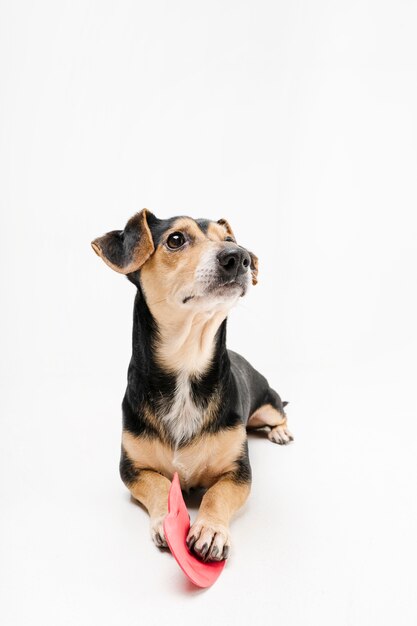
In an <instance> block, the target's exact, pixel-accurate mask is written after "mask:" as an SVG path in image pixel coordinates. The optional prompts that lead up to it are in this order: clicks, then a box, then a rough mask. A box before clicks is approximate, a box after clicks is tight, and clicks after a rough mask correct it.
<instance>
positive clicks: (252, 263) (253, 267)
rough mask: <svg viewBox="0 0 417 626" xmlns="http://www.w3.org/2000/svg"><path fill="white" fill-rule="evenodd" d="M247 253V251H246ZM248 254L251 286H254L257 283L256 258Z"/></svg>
mask: <svg viewBox="0 0 417 626" xmlns="http://www.w3.org/2000/svg"><path fill="white" fill-rule="evenodd" d="M248 252H249V250H248ZM249 254H250V269H251V272H252V285H256V284H257V282H258V257H257V256H256V254H253V252H249Z"/></svg>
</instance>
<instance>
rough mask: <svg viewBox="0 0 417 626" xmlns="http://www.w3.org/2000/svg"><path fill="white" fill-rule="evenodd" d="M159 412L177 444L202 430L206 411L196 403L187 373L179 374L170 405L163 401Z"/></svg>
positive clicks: (160, 417) (158, 409)
mask: <svg viewBox="0 0 417 626" xmlns="http://www.w3.org/2000/svg"><path fill="white" fill-rule="evenodd" d="M157 414H158V417H159V419H160V420H161V421H162V423H163V425H164V427H165V429H166V430H167V431H168V433H169V435H170V437H171V439H172V441H173V442H174V443H175V444H178V443H179V442H181V441H186V440H188V439H191V437H193V435H195V434H196V433H197V432H198V431H199V430H200V428H201V426H202V425H203V422H204V419H205V413H204V410H203V408H202V407H201V406H198V405H197V404H196V403H195V400H194V397H193V393H192V389H191V384H190V379H189V377H188V375H187V374H186V373H181V374H179V375H178V376H177V381H176V388H175V392H174V396H173V399H172V401H171V402H170V403H169V404H168V406H165V405H164V403H163V402H161V403H160V404H159V406H158V408H157Z"/></svg>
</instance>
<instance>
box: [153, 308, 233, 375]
mask: <svg viewBox="0 0 417 626" xmlns="http://www.w3.org/2000/svg"><path fill="white" fill-rule="evenodd" d="M226 316H227V311H224V310H220V311H218V310H217V311H216V310H215V311H208V312H192V311H186V312H184V313H182V314H176V315H169V314H168V315H162V316H158V317H157V318H156V319H157V323H158V341H157V348H156V358H157V360H158V362H159V363H160V365H161V367H162V368H163V369H166V370H167V371H170V372H173V373H182V374H186V375H188V376H190V377H197V376H201V375H203V374H204V373H205V372H206V371H207V368H208V367H209V366H210V364H211V362H212V359H213V354H214V349H215V337H216V333H217V331H218V329H219V327H220V325H221V324H222V322H223V321H224V320H225V319H226Z"/></svg>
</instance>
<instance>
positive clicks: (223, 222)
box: [217, 218, 236, 241]
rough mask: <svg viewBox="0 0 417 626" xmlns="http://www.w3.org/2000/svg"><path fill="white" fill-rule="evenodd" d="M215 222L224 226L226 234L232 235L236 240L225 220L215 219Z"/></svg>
mask: <svg viewBox="0 0 417 626" xmlns="http://www.w3.org/2000/svg"><path fill="white" fill-rule="evenodd" d="M217 223H218V224H220V226H224V228H225V229H226V232H227V234H228V235H229V236H230V237H233V239H234V240H235V241H236V237H235V236H234V234H233V230H232V229H231V227H230V224H229V222H228V221H227V220H224V219H223V218H222V219H221V220H217Z"/></svg>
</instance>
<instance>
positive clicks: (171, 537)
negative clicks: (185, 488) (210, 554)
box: [164, 472, 226, 587]
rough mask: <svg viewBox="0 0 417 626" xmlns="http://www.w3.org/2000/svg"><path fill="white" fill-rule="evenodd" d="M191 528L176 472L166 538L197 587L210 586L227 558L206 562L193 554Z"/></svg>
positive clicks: (166, 523) (169, 505)
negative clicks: (188, 536)
mask: <svg viewBox="0 0 417 626" xmlns="http://www.w3.org/2000/svg"><path fill="white" fill-rule="evenodd" d="M189 528H190V516H189V515H188V511H187V507H186V506H185V502H184V499H183V497H182V493H181V486H180V481H179V478H178V474H177V472H175V474H174V478H173V479H172V484H171V488H170V490H169V495H168V515H167V516H166V518H165V520H164V531H165V538H166V540H167V542H168V545H169V549H170V550H171V552H172V554H173V555H174V557H175V560H176V561H177V563H178V565H179V566H180V568H181V569H182V571H183V572H184V574H185V575H186V576H188V578H189V579H190V580H191V582H192V583H194V585H197V587H210V586H211V585H212V584H213V583H214V582H216V580H217V579H218V577H219V576H220V574H221V573H222V570H223V568H224V566H225V564H226V560H224V561H209V562H207V563H204V562H203V561H200V559H198V558H197V557H196V556H194V555H193V554H191V552H190V551H189V549H188V547H187V544H186V543H185V540H186V538H187V534H188V531H189Z"/></svg>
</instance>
